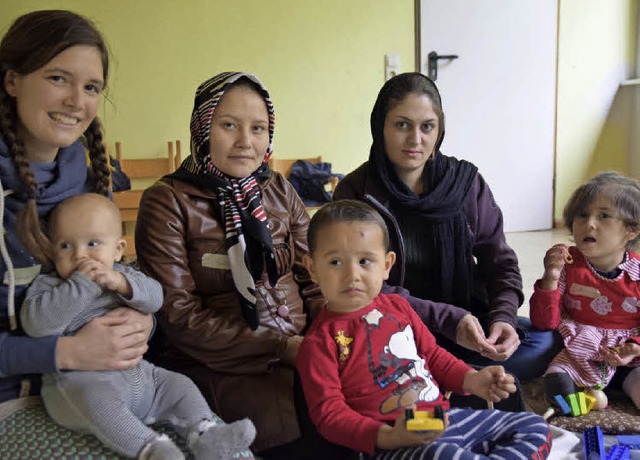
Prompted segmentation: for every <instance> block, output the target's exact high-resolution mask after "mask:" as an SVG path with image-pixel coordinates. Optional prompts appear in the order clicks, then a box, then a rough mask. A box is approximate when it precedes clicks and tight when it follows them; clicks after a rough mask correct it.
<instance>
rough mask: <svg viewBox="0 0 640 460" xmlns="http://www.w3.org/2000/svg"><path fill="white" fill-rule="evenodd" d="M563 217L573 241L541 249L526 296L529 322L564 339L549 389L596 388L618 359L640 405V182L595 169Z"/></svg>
mask: <svg viewBox="0 0 640 460" xmlns="http://www.w3.org/2000/svg"><path fill="white" fill-rule="evenodd" d="M564 220H565V226H566V227H567V228H568V229H569V231H570V232H571V235H572V236H573V240H574V241H575V246H572V247H567V246H566V245H563V244H559V245H555V246H553V247H552V248H551V249H549V250H548V251H547V253H546V255H545V257H544V275H543V277H542V279H540V280H538V281H536V284H535V286H534V293H533V295H532V296H531V313H530V314H531V321H532V323H533V325H534V326H535V327H537V328H538V329H542V330H549V329H557V330H558V332H559V333H560V335H562V339H563V341H564V349H563V350H562V351H561V352H560V353H558V355H557V356H556V357H555V358H554V359H553V361H552V362H551V364H550V365H549V368H548V369H547V371H546V373H545V376H544V382H545V391H546V393H547V396H548V397H549V398H553V397H554V396H555V395H558V394H559V395H563V396H565V395H567V394H571V393H575V392H576V390H577V388H576V387H580V388H594V387H595V388H599V389H602V388H604V387H606V386H607V385H608V384H609V383H610V381H611V379H612V378H613V376H614V374H615V373H616V371H617V369H618V368H620V367H624V368H625V369H624V370H623V372H625V373H627V372H628V375H627V376H626V377H624V378H623V383H622V388H623V390H624V391H625V393H627V394H628V395H629V397H630V398H631V399H632V400H633V402H634V403H635V405H636V406H637V407H640V367H637V366H638V365H639V364H640V312H639V311H638V310H639V309H640V300H638V299H640V282H639V281H640V255H638V254H636V253H635V252H633V251H632V249H633V248H634V247H635V246H636V243H637V242H638V239H639V235H640V183H638V181H636V180H634V179H631V178H628V177H625V176H622V175H620V174H617V173H613V172H606V173H601V174H599V175H597V176H595V177H594V178H593V179H591V180H589V181H588V182H587V183H585V184H583V185H581V186H580V187H579V188H578V189H577V190H576V191H575V192H574V193H573V195H572V196H571V198H570V199H569V202H568V203H567V205H566V207H565V209H564ZM630 368H631V371H630V372H629V369H630Z"/></svg>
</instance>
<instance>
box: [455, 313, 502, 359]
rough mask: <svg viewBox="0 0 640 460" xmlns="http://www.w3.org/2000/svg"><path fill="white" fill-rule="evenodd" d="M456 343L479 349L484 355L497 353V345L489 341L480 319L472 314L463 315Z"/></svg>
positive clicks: (457, 331)
mask: <svg viewBox="0 0 640 460" xmlns="http://www.w3.org/2000/svg"><path fill="white" fill-rule="evenodd" d="M456 343H457V344H458V345H460V346H462V347H465V348H468V349H469V350H473V351H477V352H478V353H480V354H481V355H482V356H489V355H491V356H493V355H495V354H496V353H497V351H496V347H494V346H493V345H492V344H490V343H489V342H487V338H486V337H485V335H484V331H483V330H482V326H481V325H480V321H478V318H476V317H475V316H473V315H472V314H468V315H465V316H463V317H462V319H461V320H460V322H459V323H458V328H457V329H456Z"/></svg>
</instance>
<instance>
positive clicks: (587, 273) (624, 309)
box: [530, 246, 640, 343]
mask: <svg viewBox="0 0 640 460" xmlns="http://www.w3.org/2000/svg"><path fill="white" fill-rule="evenodd" d="M569 252H570V254H571V256H572V257H573V263H572V264H567V265H565V266H564V269H563V270H562V272H561V274H560V279H559V280H558V289H556V290H545V289H541V288H540V282H541V280H538V281H536V284H535V286H534V292H533V295H532V296H531V303H530V305H531V311H530V316H531V322H532V323H533V325H534V326H535V327H536V328H538V329H542V330H547V329H556V328H557V327H558V325H559V324H560V320H561V319H562V318H565V317H566V318H570V319H571V320H572V321H575V322H577V323H581V324H587V325H591V326H596V327H601V328H605V329H625V330H628V329H633V328H637V327H640V300H639V299H640V282H639V281H640V255H638V254H636V253H635V252H631V251H628V252H627V256H626V258H625V261H624V262H623V263H622V264H620V265H619V266H618V267H619V268H620V269H621V270H622V272H621V273H620V275H619V276H618V277H616V278H615V279H608V278H605V277H603V276H600V275H599V274H598V273H596V271H595V270H594V269H593V267H591V265H589V262H587V260H586V259H585V257H584V255H583V254H582V252H580V250H579V249H578V248H576V247H574V246H572V247H570V248H569ZM632 339H633V341H635V342H637V343H640V337H633V338H632Z"/></svg>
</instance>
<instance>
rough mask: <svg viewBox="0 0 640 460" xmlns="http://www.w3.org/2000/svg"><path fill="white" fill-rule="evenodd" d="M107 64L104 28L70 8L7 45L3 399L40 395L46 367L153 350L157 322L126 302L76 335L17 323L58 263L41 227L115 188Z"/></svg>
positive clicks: (87, 364)
mask: <svg viewBox="0 0 640 460" xmlns="http://www.w3.org/2000/svg"><path fill="white" fill-rule="evenodd" d="M108 69H109V61H108V54H107V49H106V45H105V43H104V41H103V39H102V37H101V35H100V33H99V32H98V31H97V30H96V29H95V27H94V26H93V25H92V24H91V22H90V21H88V20H87V19H86V18H84V17H82V16H79V15H77V14H75V13H72V12H69V11H58V10H56V11H53V10H52V11H36V12H32V13H28V14H25V15H23V16H21V17H19V18H18V19H16V20H15V22H14V23H13V24H12V26H11V27H10V29H9V30H8V32H7V33H6V35H5V36H4V37H3V38H2V41H1V42H0V82H1V83H2V84H1V85H0V184H1V185H2V190H1V193H0V214H1V216H2V226H3V236H2V237H0V252H1V253H2V257H1V258H0V276H1V277H2V280H3V282H2V284H1V285H0V401H5V400H8V399H12V398H16V397H18V396H23V395H28V394H36V393H37V391H38V387H39V377H38V376H39V374H42V373H51V372H57V371H59V370H62V369H76V370H115V369H128V368H131V367H133V366H135V365H136V364H137V363H138V362H139V361H140V359H141V358H142V355H143V353H144V352H145V351H146V349H147V345H146V341H147V337H148V335H149V332H150V330H151V327H152V324H153V320H152V318H151V317H150V316H149V315H143V314H140V313H137V312H135V311H134V310H131V309H127V308H118V309H116V310H114V311H112V312H111V313H109V314H107V315H105V316H103V317H100V318H96V319H94V320H92V321H91V322H89V323H88V324H87V325H86V326H84V327H83V328H82V329H81V330H80V331H78V332H77V333H76V334H75V335H74V336H71V337H45V338H30V337H26V336H24V334H23V332H22V330H21V328H20V325H19V324H17V321H16V318H17V317H19V314H17V313H18V312H16V306H19V305H21V303H22V300H23V299H24V294H25V291H26V289H27V287H28V285H29V283H30V282H31V281H32V280H33V279H34V278H35V277H36V276H37V275H38V274H39V273H40V271H41V269H42V267H45V268H46V266H47V265H48V263H47V261H48V260H51V257H50V255H51V252H52V251H51V247H50V244H49V240H48V238H47V236H46V235H45V233H44V232H43V228H44V223H45V221H46V220H47V217H48V215H49V212H50V211H51V209H52V208H53V207H55V206H56V205H57V204H58V203H60V202H61V201H63V200H64V199H65V198H68V197H70V196H73V195H77V194H80V193H84V192H88V191H94V192H96V193H100V194H104V195H106V194H108V183H109V168H108V162H107V161H108V160H107V155H106V153H105V148H104V146H103V145H102V132H101V127H100V122H99V121H98V119H97V118H96V113H97V111H98V108H99V106H100V101H101V99H102V92H103V90H104V88H105V86H106V82H107V74H108ZM85 150H86V151H88V154H89V158H90V162H91V166H90V168H87V162H86V156H85ZM18 308H19V307H18Z"/></svg>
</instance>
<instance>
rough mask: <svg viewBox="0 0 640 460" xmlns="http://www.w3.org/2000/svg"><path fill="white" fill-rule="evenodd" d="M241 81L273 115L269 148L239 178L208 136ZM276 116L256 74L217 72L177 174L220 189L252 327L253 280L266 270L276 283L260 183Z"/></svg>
mask: <svg viewBox="0 0 640 460" xmlns="http://www.w3.org/2000/svg"><path fill="white" fill-rule="evenodd" d="M240 79H246V80H249V81H250V82H252V87H253V88H254V89H256V91H257V92H258V93H259V94H260V95H261V96H262V97H263V98H264V100H265V103H266V106H267V112H268V114H269V128H268V130H269V146H268V148H267V151H266V152H265V157H264V160H263V162H262V164H261V165H260V167H258V169H257V170H256V171H254V172H253V173H251V174H250V175H248V176H247V177H243V178H240V179H238V178H235V177H231V176H229V175H227V174H225V173H223V172H222V171H220V170H219V169H218V168H217V167H216V166H215V165H214V164H213V163H212V161H211V154H210V151H209V136H210V134H211V119H212V118H213V112H214V111H215V109H216V107H217V105H218V103H219V102H220V99H221V98H222V96H223V95H224V93H225V91H226V90H227V89H229V87H230V86H231V85H233V84H234V83H236V82H238V80H240ZM274 120H275V117H274V112H273V104H272V103H271V99H270V98H269V93H268V92H267V89H266V88H265V87H264V85H263V84H262V82H261V81H260V80H259V79H258V77H256V76H255V75H252V74H249V73H242V72H225V73H221V74H219V75H216V76H215V77H213V78H211V79H209V80H207V81H205V82H204V83H202V84H201V85H200V86H199V87H198V89H197V90H196V95H195V101H194V106H193V113H192V114H191V156H189V157H188V158H187V159H186V160H185V161H184V162H183V163H182V166H181V167H180V170H179V171H177V173H176V176H177V177H179V178H181V179H185V177H184V176H185V175H188V176H190V177H189V178H188V180H190V181H191V182H193V183H195V184H196V185H198V186H200V187H202V188H207V189H211V190H215V191H216V192H217V193H218V201H219V203H220V210H221V214H222V215H221V216H220V218H221V219H222V222H223V223H224V227H225V236H226V245H227V254H228V257H229V265H230V267H231V274H232V276H233V281H234V283H235V286H236V289H237V290H238V292H239V293H240V302H241V305H242V314H243V317H244V319H245V320H246V321H247V323H248V324H249V326H250V327H251V328H252V329H256V328H257V327H258V311H257V308H256V295H255V294H256V287H255V282H256V281H257V280H258V279H260V278H261V277H262V273H263V272H264V271H265V270H266V272H267V275H268V279H269V283H270V284H271V285H272V286H275V284H276V283H277V281H278V275H277V269H276V262H275V255H274V253H273V244H272V242H271V231H270V230H269V228H268V227H267V216H266V213H265V211H264V209H263V208H262V202H261V193H260V188H259V187H258V182H260V181H262V180H264V179H266V178H267V177H269V176H270V175H271V170H270V169H269V166H268V162H269V158H270V157H271V153H272V151H273V127H274Z"/></svg>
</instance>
